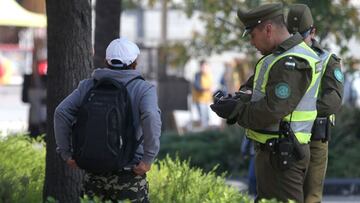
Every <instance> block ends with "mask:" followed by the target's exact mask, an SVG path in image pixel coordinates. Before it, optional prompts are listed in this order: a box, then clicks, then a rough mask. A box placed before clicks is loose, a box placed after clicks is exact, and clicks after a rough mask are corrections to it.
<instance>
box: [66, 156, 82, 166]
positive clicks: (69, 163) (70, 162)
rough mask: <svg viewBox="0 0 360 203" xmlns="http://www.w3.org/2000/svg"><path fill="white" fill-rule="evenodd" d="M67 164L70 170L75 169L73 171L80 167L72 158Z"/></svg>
mask: <svg viewBox="0 0 360 203" xmlns="http://www.w3.org/2000/svg"><path fill="white" fill-rule="evenodd" d="M66 164H67V165H68V166H69V167H70V168H73V169H76V168H79V167H78V165H77V164H76V162H75V160H74V159H71V158H70V159H68V160H67V161H66Z"/></svg>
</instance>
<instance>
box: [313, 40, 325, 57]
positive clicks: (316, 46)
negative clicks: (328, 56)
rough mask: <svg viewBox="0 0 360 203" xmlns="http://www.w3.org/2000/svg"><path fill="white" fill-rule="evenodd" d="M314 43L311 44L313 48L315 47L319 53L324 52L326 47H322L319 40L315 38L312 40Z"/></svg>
mask: <svg viewBox="0 0 360 203" xmlns="http://www.w3.org/2000/svg"><path fill="white" fill-rule="evenodd" d="M311 42H312V44H311V48H312V49H314V50H315V51H316V52H318V53H320V54H321V53H323V52H324V49H323V48H322V46H321V45H320V44H319V42H318V41H316V40H315V39H312V40H311Z"/></svg>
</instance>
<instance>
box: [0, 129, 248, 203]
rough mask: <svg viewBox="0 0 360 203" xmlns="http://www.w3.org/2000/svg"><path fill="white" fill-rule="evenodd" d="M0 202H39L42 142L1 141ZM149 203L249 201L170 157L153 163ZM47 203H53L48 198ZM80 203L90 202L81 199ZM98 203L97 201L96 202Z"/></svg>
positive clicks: (210, 174)
mask: <svg viewBox="0 0 360 203" xmlns="http://www.w3.org/2000/svg"><path fill="white" fill-rule="evenodd" d="M0 163H1V165H0V202H16V203H25V202H26V203H39V202H42V187H43V182H44V171H45V148H44V143H43V142H39V141H35V140H32V139H30V138H28V137H27V136H9V137H7V138H4V139H2V140H0ZM148 177H149V185H150V198H151V200H152V202H155V203H156V202H159V203H160V202H161V203H162V202H250V199H249V197H248V196H246V195H242V194H240V193H239V192H238V191H237V190H236V189H235V188H232V187H230V186H227V185H226V184H225V179H224V178H223V177H218V176H216V175H215V173H214V171H213V170H212V171H210V172H208V173H204V172H203V171H202V170H201V169H198V168H191V167H190V166H189V162H188V161H183V162H181V161H179V159H176V160H175V161H172V160H171V159H170V158H169V157H167V158H165V160H163V161H158V162H157V163H155V164H153V168H152V170H151V172H150V173H149V174H148ZM46 202H49V203H51V202H56V200H55V199H53V198H50V197H49V198H48V199H47V201H46ZM81 202H82V203H86V202H91V201H89V200H88V199H86V198H84V199H83V200H82V201H81ZM95 202H100V201H95Z"/></svg>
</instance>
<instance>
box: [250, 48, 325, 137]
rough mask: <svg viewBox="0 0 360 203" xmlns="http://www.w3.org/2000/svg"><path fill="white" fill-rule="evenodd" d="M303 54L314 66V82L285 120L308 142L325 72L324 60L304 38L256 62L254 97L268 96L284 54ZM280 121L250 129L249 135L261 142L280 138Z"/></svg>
mask: <svg viewBox="0 0 360 203" xmlns="http://www.w3.org/2000/svg"><path fill="white" fill-rule="evenodd" d="M287 56H288V57H289V58H290V57H293V56H295V57H299V58H302V59H305V60H306V61H307V62H308V63H309V65H310V67H311V69H312V77H311V83H310V85H309V87H308V89H307V90H306V93H305V95H304V96H303V97H302V98H301V100H300V102H299V104H298V105H297V106H296V108H295V109H294V111H293V112H292V113H290V114H289V115H287V116H285V117H284V118H283V120H284V121H291V128H292V130H293V131H294V133H295V135H296V137H297V139H298V140H299V142H300V143H308V142H309V141H310V137H311V128H312V126H313V123H314V120H315V119H316V115H317V111H316V100H317V93H318V88H319V85H320V80H321V74H322V63H321V59H320V58H319V56H318V55H317V54H316V53H315V52H314V51H313V50H312V49H311V48H310V47H309V46H307V45H306V44H305V42H302V43H300V44H298V45H296V46H295V47H293V48H291V49H289V50H287V51H286V52H284V53H282V54H280V55H274V54H271V55H268V56H266V57H263V58H262V59H261V60H260V61H259V63H258V64H257V65H256V69H255V76H254V87H253V95H252V97H251V101H252V102H255V101H259V100H260V99H262V98H263V97H265V90H266V85H267V81H268V78H269V72H270V70H271V68H272V66H273V65H274V64H275V63H276V62H277V61H279V60H280V59H282V58H284V57H287ZM278 132H279V123H275V124H273V125H270V126H268V127H266V128H264V129H261V130H256V131H255V130H251V129H247V136H248V137H249V138H250V139H253V140H256V141H258V142H260V143H265V142H266V140H268V139H270V138H277V137H278V136H279V135H278Z"/></svg>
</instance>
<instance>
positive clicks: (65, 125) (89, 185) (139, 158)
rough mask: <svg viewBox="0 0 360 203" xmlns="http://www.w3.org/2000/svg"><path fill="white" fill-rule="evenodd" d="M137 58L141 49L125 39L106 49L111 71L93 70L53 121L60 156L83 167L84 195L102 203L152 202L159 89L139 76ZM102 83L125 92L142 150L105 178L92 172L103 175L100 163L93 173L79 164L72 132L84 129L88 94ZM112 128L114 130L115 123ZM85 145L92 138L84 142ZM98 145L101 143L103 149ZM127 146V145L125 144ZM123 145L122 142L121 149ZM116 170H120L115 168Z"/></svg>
mask: <svg viewBox="0 0 360 203" xmlns="http://www.w3.org/2000/svg"><path fill="white" fill-rule="evenodd" d="M139 54H140V50H139V48H138V46H137V45H136V44H134V43H133V42H131V41H129V40H127V39H126V38H119V39H115V40H113V41H112V42H111V43H110V44H109V45H108V47H107V49H106V59H105V60H106V61H105V62H106V64H107V67H106V68H98V69H96V70H94V72H93V73H92V77H91V78H89V79H85V80H83V81H81V82H80V83H79V86H78V87H77V89H75V90H74V91H73V92H72V93H71V94H70V95H69V96H68V97H66V98H65V99H64V100H63V101H62V102H61V103H60V104H59V106H58V107H57V108H56V111H55V115H54V129H55V138H56V144H57V152H58V153H59V154H60V155H61V157H62V159H63V160H64V161H65V162H66V163H67V164H68V166H69V167H72V168H77V167H80V168H82V169H84V170H85V178H84V182H83V192H84V194H86V195H88V196H90V197H93V196H98V197H100V198H101V199H102V200H103V201H105V200H111V201H118V200H123V199H130V200H131V201H132V202H148V184H147V181H146V172H148V171H149V170H150V166H151V163H152V162H153V161H154V159H155V157H156V155H157V153H158V151H159V148H160V141H159V138H160V134H161V120H160V110H159V107H158V103H157V94H156V89H155V87H154V86H153V85H151V84H150V83H149V82H147V81H145V80H143V79H142V77H141V74H140V72H139V71H138V70H136V66H137V58H138V56H139ZM98 81H117V82H119V83H120V84H123V87H125V88H126V90H127V93H128V95H129V98H130V103H131V105H129V106H130V107H129V108H130V113H126V114H125V117H131V116H132V122H131V123H132V124H133V125H132V126H133V127H134V130H133V131H132V132H133V135H132V136H135V138H136V140H137V144H138V145H136V147H134V148H136V149H134V155H133V156H131V157H132V158H131V160H129V161H127V162H126V164H123V165H121V168H117V169H116V170H112V171H110V172H106V173H105V172H104V173H103V172H101V173H95V172H94V171H101V170H100V168H101V167H102V166H104V164H101V163H100V162H98V163H95V164H94V165H95V166H94V165H93V166H92V167H95V168H90V169H91V170H87V166H86V164H84V162H82V160H81V154H80V155H78V156H80V158H78V159H77V154H76V149H74V148H76V147H74V145H76V144H77V143H76V141H77V140H75V141H74V134H75V135H76V132H74V130H72V128H73V123H76V121H78V122H79V123H80V121H79V120H81V119H80V118H79V115H80V116H81V111H82V110H83V106H84V103H86V102H89V101H90V100H91V99H92V98H91V96H89V94H88V93H89V92H90V93H92V92H91V91H93V90H94V88H95V89H96V87H97V82H98ZM98 83H100V82H98ZM95 93H96V92H95ZM84 99H85V100H86V101H84ZM116 104H117V103H116ZM85 105H86V104H85ZM120 108H121V107H120ZM88 112H89V111H88ZM100 113H101V112H100ZM120 113H121V112H120ZM88 114H89V115H87V116H88V117H89V119H88V120H90V119H91V115H90V114H91V112H90V113H88ZM131 114H132V115H131ZM97 115H98V114H96V115H95V116H93V117H95V118H92V119H96V116H97ZM106 116H108V114H106ZM120 118H121V119H117V120H116V121H118V122H119V123H120V122H121V121H122V117H120ZM102 120H106V119H102ZM101 122H102V121H101V120H99V123H96V125H95V126H94V125H93V126H92V127H93V128H94V131H98V129H99V128H101V127H100V126H101ZM106 122H107V121H106ZM113 124H114V123H113V122H110V124H108V123H106V126H107V128H111V126H110V127H108V125H113ZM75 125H76V124H75ZM78 125H81V124H78ZM114 125H115V126H116V125H117V123H115V124H114ZM90 131H92V130H90ZM108 131H111V129H106V133H104V134H106V135H101V136H98V137H97V139H99V137H100V139H101V138H102V137H107V138H108V136H111V135H110V134H109V133H108ZM86 132H88V131H86ZM90 134H91V132H90ZM93 134H94V133H93ZM82 136H84V135H82ZM86 136H89V135H86ZM71 139H73V141H72V143H70V140H71ZM84 139H90V138H87V137H85V138H84ZM116 139H117V137H116ZM120 139H121V138H120ZM128 139H130V138H128ZM95 143H96V144H95V145H94V146H93V148H94V149H95V148H98V146H97V142H95ZM100 143H101V142H100V141H99V145H100ZM124 143H126V139H125V141H124ZM122 144H123V143H122V140H121V141H120V145H122ZM125 148H126V147H125ZM125 150H127V149H125ZM82 153H83V152H82ZM92 154H94V153H92ZM78 160H79V161H78ZM105 163H106V162H105ZM118 165H119V164H116V166H118ZM93 169H94V170H93ZM98 169H99V170H98Z"/></svg>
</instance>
